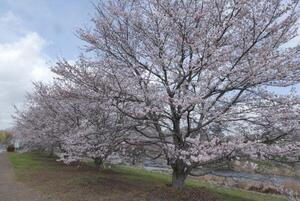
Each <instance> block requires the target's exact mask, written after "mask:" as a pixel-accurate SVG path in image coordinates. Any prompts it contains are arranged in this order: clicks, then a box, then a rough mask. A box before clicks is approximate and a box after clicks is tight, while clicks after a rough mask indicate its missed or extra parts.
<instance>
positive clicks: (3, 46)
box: [0, 0, 93, 130]
mask: <svg viewBox="0 0 300 201" xmlns="http://www.w3.org/2000/svg"><path fill="white" fill-rule="evenodd" d="M91 2H92V1H88V0H0V130H1V129H5V128H9V127H11V123H12V120H11V114H12V112H13V111H14V109H13V105H21V103H22V102H23V101H24V96H25V94H26V92H27V91H30V90H31V87H32V84H31V83H32V81H40V80H45V81H47V80H50V79H51V74H50V71H49V70H48V69H49V66H50V65H51V64H53V63H54V61H55V59H57V58H58V57H62V56H63V57H65V58H66V59H68V60H73V59H75V58H76V56H77V55H78V53H79V47H80V46H81V45H82V44H81V42H80V40H79V39H77V37H76V36H75V34H74V33H75V31H76V29H77V28H79V27H81V26H83V25H85V24H87V23H88V22H89V20H90V18H91V17H92V14H93V6H92V3H91Z"/></svg>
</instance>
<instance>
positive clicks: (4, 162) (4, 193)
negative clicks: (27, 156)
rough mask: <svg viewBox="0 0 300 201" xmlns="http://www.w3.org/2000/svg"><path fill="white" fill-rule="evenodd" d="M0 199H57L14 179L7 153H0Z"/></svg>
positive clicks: (19, 200) (2, 200) (17, 200)
mask: <svg viewBox="0 0 300 201" xmlns="http://www.w3.org/2000/svg"><path fill="white" fill-rule="evenodd" d="M0 201H58V200H54V199H52V198H50V197H49V196H48V195H43V194H41V193H40V192H37V191H35V190H33V189H31V188H29V187H27V186H26V185H24V184H22V183H20V182H17V181H16V180H15V176H14V172H13V169H12V167H11V164H10V162H9V160H8V158H7V153H5V152H4V153H0Z"/></svg>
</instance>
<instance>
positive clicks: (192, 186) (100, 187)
mask: <svg viewBox="0 0 300 201" xmlns="http://www.w3.org/2000/svg"><path fill="white" fill-rule="evenodd" d="M9 158H10V160H11V162H12V165H13V167H14V170H15V172H16V176H17V179H18V180H19V181H22V182H24V183H26V184H28V185H31V186H33V187H34V188H36V189H38V190H40V191H43V192H47V193H50V194H51V193H52V194H54V195H55V196H57V197H59V199H60V200H62V201H71V200H72V201H73V200H80V199H78V198H80V197H82V198H84V199H82V200H112V201H114V200H124V201H125V200H128V201H129V200H136V201H143V200H149V201H150V200H155V201H157V200H161V201H169V200H170V201H171V200H174V201H175V200H177V201H180V200H187V201H189V200H195V201H196V200H199V201H201V200H203V201H204V200H205V201H211V200H212V201H213V200H214V201H284V200H285V199H284V198H282V197H279V196H274V195H267V194H261V193H256V192H249V191H244V190H239V189H233V188H225V187H217V186H214V185H211V184H208V183H204V182H201V181H199V180H195V179H188V180H187V185H186V188H185V189H184V190H183V191H182V192H178V191H176V190H174V189H173V188H171V187H170V185H169V184H170V182H171V178H170V176H169V175H167V174H163V173H156V172H149V171H145V170H143V169H138V168H132V167H127V166H112V167H111V168H110V169H105V170H103V171H101V172H96V171H95V170H94V169H93V168H92V167H91V166H89V165H85V166H84V167H81V168H77V167H72V166H66V165H64V164H61V163H58V162H56V161H55V159H53V158H47V157H42V156H39V155H36V154H18V153H11V154H10V155H9Z"/></svg>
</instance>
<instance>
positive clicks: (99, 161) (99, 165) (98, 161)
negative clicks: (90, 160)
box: [94, 158, 103, 171]
mask: <svg viewBox="0 0 300 201" xmlns="http://www.w3.org/2000/svg"><path fill="white" fill-rule="evenodd" d="M94 162H95V166H96V170H98V171H99V170H101V169H102V168H103V160H102V158H95V159H94Z"/></svg>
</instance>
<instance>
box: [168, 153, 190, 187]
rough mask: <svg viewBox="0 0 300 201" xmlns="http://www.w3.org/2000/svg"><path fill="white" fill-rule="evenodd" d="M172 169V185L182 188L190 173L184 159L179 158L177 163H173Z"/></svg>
mask: <svg viewBox="0 0 300 201" xmlns="http://www.w3.org/2000/svg"><path fill="white" fill-rule="evenodd" d="M172 169H173V173H172V186H173V187H174V188H176V189H179V190H181V189H182V188H183V186H184V183H185V179H186V177H187V175H188V172H187V168H186V165H185V164H184V162H183V161H182V160H179V159H177V160H176V161H175V163H174V164H172Z"/></svg>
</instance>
